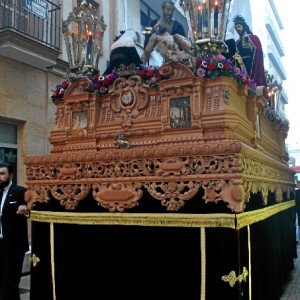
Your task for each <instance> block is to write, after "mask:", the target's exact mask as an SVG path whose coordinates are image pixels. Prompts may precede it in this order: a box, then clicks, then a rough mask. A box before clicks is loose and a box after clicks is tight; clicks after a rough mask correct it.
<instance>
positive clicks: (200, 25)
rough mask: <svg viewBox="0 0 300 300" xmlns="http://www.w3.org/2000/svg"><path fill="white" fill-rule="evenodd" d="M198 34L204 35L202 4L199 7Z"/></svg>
mask: <svg viewBox="0 0 300 300" xmlns="http://www.w3.org/2000/svg"><path fill="white" fill-rule="evenodd" d="M198 36H199V38H201V37H202V7H201V6H200V5H199V8H198Z"/></svg>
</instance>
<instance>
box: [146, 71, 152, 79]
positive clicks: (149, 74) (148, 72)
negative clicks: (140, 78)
mask: <svg viewBox="0 0 300 300" xmlns="http://www.w3.org/2000/svg"><path fill="white" fill-rule="evenodd" d="M145 75H146V76H147V77H148V78H151V77H153V72H152V71H147V72H146V74H145Z"/></svg>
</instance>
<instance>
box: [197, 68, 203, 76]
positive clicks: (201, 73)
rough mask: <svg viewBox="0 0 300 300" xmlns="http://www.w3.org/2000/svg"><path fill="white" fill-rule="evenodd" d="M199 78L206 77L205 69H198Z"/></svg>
mask: <svg viewBox="0 0 300 300" xmlns="http://www.w3.org/2000/svg"><path fill="white" fill-rule="evenodd" d="M197 76H199V77H204V76H205V69H203V68H199V69H197Z"/></svg>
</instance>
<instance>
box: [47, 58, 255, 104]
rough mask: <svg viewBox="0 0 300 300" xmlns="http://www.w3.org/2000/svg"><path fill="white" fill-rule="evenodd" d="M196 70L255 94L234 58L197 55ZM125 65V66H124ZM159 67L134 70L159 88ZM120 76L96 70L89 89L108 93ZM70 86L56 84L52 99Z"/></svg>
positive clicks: (199, 74)
mask: <svg viewBox="0 0 300 300" xmlns="http://www.w3.org/2000/svg"><path fill="white" fill-rule="evenodd" d="M195 65H196V71H195V75H196V76H198V77H204V78H212V79H215V78H218V77H220V76H226V77H231V78H233V79H234V80H235V81H236V82H237V83H238V84H239V85H240V86H243V85H246V86H248V87H249V89H248V95H254V94H255V92H256V83H255V82H254V81H253V80H249V78H248V76H247V74H246V72H245V71H243V70H242V69H241V68H239V67H237V66H235V64H234V63H233V61H232V60H230V59H226V58H225V57H224V56H223V55H221V54H217V55H213V54H208V55H204V56H201V57H197V58H196V61H195ZM123 67H125V66H123ZM159 69H160V68H159V67H154V66H145V65H143V64H140V65H139V67H137V68H136V69H135V70H134V74H137V75H139V76H140V77H141V79H142V82H143V83H144V84H147V85H148V86H149V87H151V88H158V86H159V82H160V81H161V80H163V77H162V76H161V74H160V73H159ZM127 75H128V74H127ZM118 76H120V74H119V72H118V70H114V71H112V73H110V74H107V75H105V76H101V75H100V74H99V72H97V71H95V72H93V74H92V75H91V76H90V77H89V79H90V80H91V82H92V87H91V89H90V90H89V91H90V92H91V93H93V92H94V93H99V94H106V93H107V92H108V89H109V86H111V85H112V84H113V83H114V81H115V80H116V78H118ZM67 87H68V81H63V82H62V83H61V84H59V85H57V86H56V89H55V90H52V95H51V98H52V100H53V101H54V100H56V99H62V98H63V96H64V91H65V89H66V88H67Z"/></svg>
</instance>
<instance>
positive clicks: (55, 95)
mask: <svg viewBox="0 0 300 300" xmlns="http://www.w3.org/2000/svg"><path fill="white" fill-rule="evenodd" d="M68 86H69V82H68V81H67V80H64V81H62V83H60V84H57V85H56V87H55V89H54V90H51V99H52V101H53V102H55V101H57V100H62V99H63V97H64V93H65V90H66V89H67V88H68Z"/></svg>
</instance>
